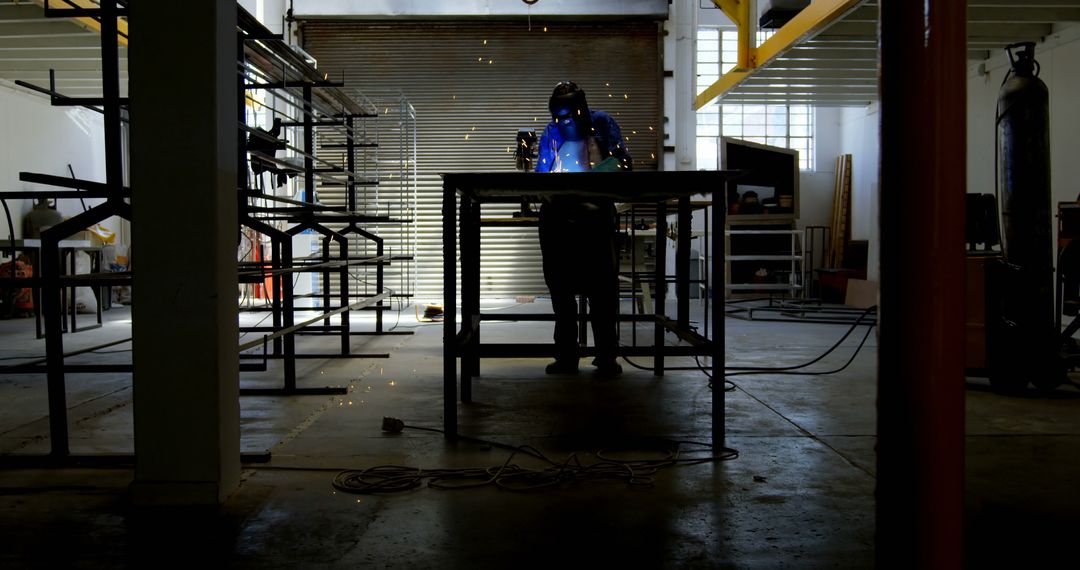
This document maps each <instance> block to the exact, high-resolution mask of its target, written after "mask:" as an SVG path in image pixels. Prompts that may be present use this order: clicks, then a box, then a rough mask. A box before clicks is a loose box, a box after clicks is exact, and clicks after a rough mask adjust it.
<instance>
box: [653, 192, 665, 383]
mask: <svg viewBox="0 0 1080 570" xmlns="http://www.w3.org/2000/svg"><path fill="white" fill-rule="evenodd" d="M665 240H667V206H666V205H665V204H664V202H662V201H661V202H657V203H656V244H655V245H653V250H654V251H656V269H655V275H656V278H655V279H654V283H653V289H654V291H655V293H656V300H655V302H654V303H653V311H654V314H655V315H656V319H657V320H656V324H655V325H653V346H654V347H655V349H656V352H655V355H654V356H653V375H654V376H663V375H664V325H663V324H661V322H660V319H662V318H664V315H665V310H666V308H665V306H664V305H665V303H664V299H665V298H666V297H667V279H666V277H667V242H666V241H665Z"/></svg>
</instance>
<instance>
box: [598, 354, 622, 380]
mask: <svg viewBox="0 0 1080 570" xmlns="http://www.w3.org/2000/svg"><path fill="white" fill-rule="evenodd" d="M592 363H593V366H595V367H596V373H597V374H598V375H600V376H618V375H619V374H622V366H620V365H619V363H618V362H615V359H611V360H600V359H598V358H597V359H593V362H592Z"/></svg>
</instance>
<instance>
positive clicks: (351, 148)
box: [323, 115, 357, 212]
mask: <svg viewBox="0 0 1080 570" xmlns="http://www.w3.org/2000/svg"><path fill="white" fill-rule="evenodd" d="M345 128H346V129H347V130H348V131H349V136H348V137H347V138H346V139H345V153H346V158H345V169H346V170H348V171H349V183H348V185H346V186H345V204H346V205H347V206H348V207H349V211H350V212H355V211H356V178H357V177H356V175H355V174H354V173H355V172H356V143H355V142H354V141H353V136H352V133H353V117H352V116H351V115H350V116H348V117H345ZM323 147H324V148H325V147H326V145H323Z"/></svg>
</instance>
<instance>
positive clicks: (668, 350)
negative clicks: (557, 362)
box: [455, 338, 723, 377]
mask: <svg viewBox="0 0 1080 570" xmlns="http://www.w3.org/2000/svg"><path fill="white" fill-rule="evenodd" d="M468 342H470V339H468V338H463V339H455V343H456V344H457V345H458V346H461V345H462V344H466V343H468ZM476 352H477V355H478V356H479V357H481V358H544V357H553V356H554V355H555V344H554V343H535V344H534V343H528V344H522V343H509V342H508V343H491V342H489V343H484V344H481V345H479V346H478V347H477V351H476ZM663 352H664V356H665V357H687V356H712V355H714V354H715V348H714V346H713V344H712V343H710V344H708V345H701V346H686V345H678V346H676V345H673V346H665V347H663ZM615 354H616V355H618V356H639V357H650V356H651V357H655V356H656V347H654V346H646V345H643V346H619V347H617V348H616V349H615ZM580 355H581V356H582V357H589V356H596V347H595V346H587V347H583V348H581V349H580ZM722 365H723V360H721V366H722ZM720 376H721V377H722V376H723V371H721V373H720Z"/></svg>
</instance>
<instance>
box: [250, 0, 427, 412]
mask: <svg viewBox="0 0 1080 570" xmlns="http://www.w3.org/2000/svg"><path fill="white" fill-rule="evenodd" d="M239 28H240V32H239V35H238V47H241V48H242V49H241V51H240V60H239V61H238V66H239V73H238V87H239V90H240V92H241V93H242V97H241V99H240V100H239V101H238V115H239V117H240V123H239V129H238V142H239V147H240V153H239V157H238V160H239V172H240V179H239V180H238V189H239V191H240V197H239V198H240V205H241V206H240V225H241V227H242V231H243V235H244V236H245V237H246V239H247V244H242V245H241V248H242V249H241V252H242V253H241V252H238V256H239V265H240V276H241V285H242V286H243V287H244V289H245V295H244V299H245V302H243V303H242V306H241V308H240V310H241V311H245V312H260V313H267V316H266V317H264V320H266V319H272V320H271V321H270V324H262V321H260V323H259V324H256V325H254V326H242V327H241V328H240V330H241V332H242V333H259V334H260V336H261V340H254V341H252V342H249V343H246V344H243V345H241V349H242V350H249V349H259V348H260V347H261V348H262V349H263V351H264V353H263V354H259V353H257V351H256V352H255V353H242V354H241V358H243V359H265V358H275V359H281V360H283V369H284V387H283V388H281V389H260V390H255V391H253V390H242V393H244V394H252V393H258V394H327V393H343V392H344V388H308V389H301V388H297V386H296V360H297V359H298V358H386V357H388V356H389V355H388V354H354V353H352V352H351V350H350V344H351V337H352V336H353V335H358V334H359V335H372V334H374V335H384V334H410V332H398V331H389V330H386V328H385V326H384V322H383V313H384V312H385V311H386V310H389V309H390V308H391V304H390V303H391V302H392V301H393V300H394V299H403V298H407V297H410V296H411V295H412V291H413V289H414V283H413V279H414V278H413V272H412V271H411V270H410V269H408V267H409V264H410V263H411V261H412V260H413V253H412V252H413V251H414V249H415V242H416V239H415V231H411V230H410V229H408V228H411V226H412V222H413V220H414V219H415V215H416V185H415V184H416V183H415V179H416V161H415V156H416V149H415V144H416V143H415V141H416V138H415V120H416V113H415V111H414V110H413V108H412V106H411V105H410V104H409V102H408V101H407V100H406V99H405V98H404V97H401V96H400V95H398V96H396V97H395V98H393V99H392V100H390V101H386V102H383V101H376V100H372V99H371V98H369V97H367V96H366V95H364V94H363V93H361V92H360V91H359V90H356V89H353V88H346V84H345V82H344V80H341V81H335V80H331V79H330V78H328V77H327V76H326V75H325V74H323V73H322V72H320V71H319V70H318V69H317V68H316V67H315V62H314V60H313V59H311V58H310V56H308V55H307V54H305V53H304V52H303V51H302V50H300V49H298V48H297V47H295V46H291V45H289V44H288V43H287V42H286V41H285V40H284V39H283V38H282V37H280V36H278V35H276V34H272V33H270V32H269V30H267V29H266V28H265V27H263V26H262V25H261V24H260V23H259V22H257V21H256V20H255V19H254V18H252V17H251V16H250V15H249V14H247V13H246V12H245V11H243V10H242V9H241V10H240V18H239ZM391 108H393V109H394V113H393V114H391V113H390V109H391ZM380 109H383V111H382V112H380ZM384 131H392V132H393V136H392V137H385V136H382V133H383V132H384ZM388 140H390V141H392V142H393V143H394V144H392V145H384V144H383V143H384V142H386V141H388ZM384 146H388V147H390V148H389V150H387V149H384ZM387 152H393V153H396V154H395V155H394V156H387ZM386 164H392V165H393V166H394V168H393V169H392V171H385V170H384V169H383V165H386ZM388 181H393V183H392V184H391V185H386V184H384V183H385V182H388ZM386 186H390V188H387V187H386ZM306 234H310V235H312V236H313V239H312V240H311V241H310V242H309V243H310V244H311V251H294V247H295V245H294V244H295V243H301V244H302V243H303V240H300V241H299V242H297V240H296V238H297V236H301V235H306ZM245 249H246V251H244V250H245ZM391 266H392V267H395V269H396V271H395V272H394V273H393V275H391V276H389V278H388V275H387V271H386V268H387V267H391ZM305 275H307V276H310V277H311V279H310V282H311V286H310V292H306V291H305V292H297V290H296V289H297V286H298V285H299V283H300V279H301V278H303V277H304V276H305ZM305 285H306V284H305ZM306 288H307V287H306V286H305V287H303V289H306ZM361 310H364V311H374V312H375V324H374V327H373V330H359V331H357V330H352V325H351V322H350V314H351V313H352V312H354V311H361ZM312 315H313V316H312ZM298 321H299V322H298ZM299 335H333V336H338V337H339V338H340V340H341V344H340V350H339V351H337V352H334V353H320V354H311V353H299V352H298V351H297V347H296V340H295V337H296V336H299ZM271 342H272V345H271V344H270V343H271Z"/></svg>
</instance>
